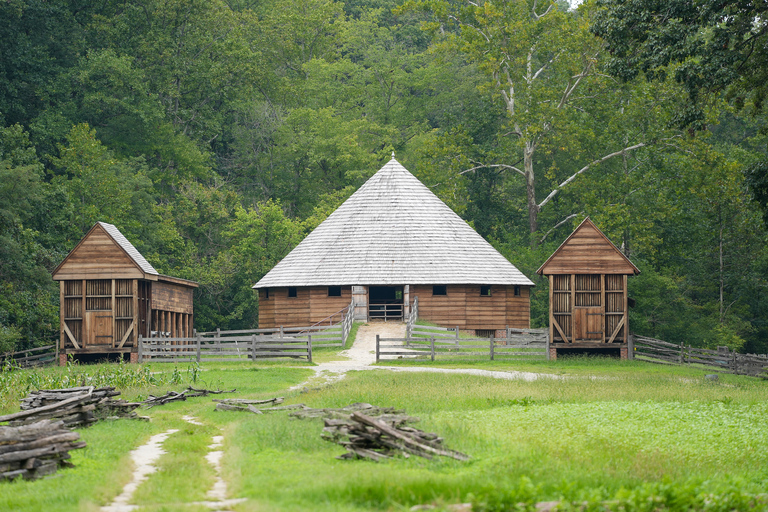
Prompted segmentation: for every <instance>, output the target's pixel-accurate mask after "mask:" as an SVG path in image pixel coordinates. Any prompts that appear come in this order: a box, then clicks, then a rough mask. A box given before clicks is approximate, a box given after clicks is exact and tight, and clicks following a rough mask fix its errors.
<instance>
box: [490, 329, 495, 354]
mask: <svg viewBox="0 0 768 512" xmlns="http://www.w3.org/2000/svg"><path fill="white" fill-rule="evenodd" d="M493 334H496V333H493ZM493 334H491V338H490V340H491V361H493V346H494V345H495V340H494V339H493Z"/></svg>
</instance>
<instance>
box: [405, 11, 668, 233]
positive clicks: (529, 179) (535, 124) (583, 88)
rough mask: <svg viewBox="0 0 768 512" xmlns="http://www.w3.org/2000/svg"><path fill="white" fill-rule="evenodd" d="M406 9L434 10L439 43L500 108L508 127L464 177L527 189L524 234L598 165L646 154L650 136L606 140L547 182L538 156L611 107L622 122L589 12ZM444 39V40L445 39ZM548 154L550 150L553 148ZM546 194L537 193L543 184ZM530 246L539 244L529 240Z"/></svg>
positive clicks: (532, 230) (536, 227) (534, 229)
mask: <svg viewBox="0 0 768 512" xmlns="http://www.w3.org/2000/svg"><path fill="white" fill-rule="evenodd" d="M411 6H417V7H420V8H423V9H428V10H431V11H432V12H433V13H435V15H436V21H435V22H434V23H433V24H432V25H431V26H430V28H431V29H432V30H433V31H434V33H435V36H436V38H437V39H436V41H437V42H438V43H440V44H443V45H447V46H448V47H449V48H451V49H455V50H458V51H460V52H461V53H462V54H463V55H465V56H466V58H468V59H469V60H470V61H471V62H474V63H476V64H477V65H478V67H479V69H480V70H481V71H482V72H484V73H485V75H486V76H487V78H488V80H486V82H485V84H484V85H483V86H482V87H483V88H484V90H486V91H487V92H488V93H489V94H491V95H492V97H493V98H497V100H498V101H500V102H501V104H502V105H503V108H504V111H505V115H506V120H505V122H504V123H503V125H502V126H500V130H499V132H498V133H497V140H496V149H495V151H494V152H493V153H491V154H488V155H486V158H484V159H482V160H479V161H473V162H472V165H471V167H469V168H465V169H463V170H461V172H463V173H468V172H475V171H477V170H480V169H497V170H498V169H503V170H505V171H507V172H511V173H514V174H516V175H519V176H520V177H521V178H522V179H523V180H524V184H525V191H524V193H525V198H526V200H525V208H526V210H527V214H528V230H529V233H531V234H533V233H535V232H537V231H538V230H539V227H540V226H539V213H540V211H541V210H542V208H544V207H545V206H547V205H548V204H550V203H551V202H552V201H553V199H554V198H555V197H556V196H557V195H558V194H559V193H560V192H561V191H562V190H564V189H565V188H567V187H568V186H569V185H570V184H571V183H573V182H574V181H575V180H577V178H578V177H579V176H581V175H583V174H584V173H586V172H587V171H590V170H592V169H594V168H596V167H597V166H598V165H600V164H601V163H603V162H605V161H607V160H610V159H613V158H616V157H619V156H622V155H627V153H629V152H631V151H633V150H637V149H639V148H642V147H645V146H647V145H648V144H649V143H650V142H651V137H655V136H656V134H654V135H649V134H647V133H631V132H630V131H627V132H625V133H626V134H628V135H630V136H629V137H616V136H615V134H614V136H611V137H607V138H606V139H605V140H604V141H603V142H604V143H603V144H602V145H598V146H596V147H595V148H594V151H590V152H589V153H585V154H584V155H583V159H582V161H581V162H580V163H578V164H577V165H575V166H572V167H571V168H570V169H569V170H568V172H567V173H565V174H564V173H562V172H561V173H558V174H557V175H550V176H545V173H546V169H545V168H537V166H540V165H541V164H542V161H541V158H538V157H537V153H538V152H540V151H541V150H542V149H544V148H545V147H546V145H547V144H549V143H550V142H551V140H552V139H553V138H554V137H562V134H563V133H567V132H568V131H569V130H570V131H574V130H575V131H578V130H579V129H580V128H581V127H582V126H583V125H584V123H593V124H594V123H595V121H596V119H595V118H594V117H593V116H592V114H594V109H595V108H596V107H600V106H601V105H600V102H599V101H595V98H596V97H597V98H601V99H602V102H603V105H602V106H605V105H609V106H611V107H612V108H613V109H614V111H613V114H614V115H615V116H620V115H621V114H622V112H623V111H624V110H625V108H626V105H624V104H622V102H621V101H617V98H616V94H615V90H616V88H615V86H614V84H612V83H611V82H610V81H609V80H606V78H605V77H604V76H602V75H601V74H600V72H599V70H600V65H601V57H602V52H603V45H602V43H601V42H600V41H599V40H598V39H596V38H594V37H593V36H592V35H591V34H590V32H589V14H590V11H589V10H588V6H586V5H584V6H582V7H581V8H580V9H579V10H578V11H568V10H566V9H565V8H564V6H561V5H558V4H557V3H555V2H551V1H550V2H539V1H538V0H527V1H515V0H506V1H502V2H493V3H491V2H480V3H476V2H457V1H449V0H423V1H414V2H411ZM443 34H446V35H443ZM550 150H551V148H550ZM542 181H543V182H544V183H545V184H546V187H547V189H548V190H546V193H545V194H541V193H540V192H538V190H537V189H538V188H539V187H540V184H541V182H542ZM531 243H532V244H534V243H536V241H535V239H534V238H533V237H531Z"/></svg>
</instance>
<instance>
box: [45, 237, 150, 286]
mask: <svg viewBox="0 0 768 512" xmlns="http://www.w3.org/2000/svg"><path fill="white" fill-rule="evenodd" d="M143 277H144V273H143V272H142V271H141V270H139V269H138V268H137V267H136V265H135V264H134V263H133V261H132V260H131V259H130V258H129V257H128V255H127V254H125V253H124V252H123V250H122V249H120V248H119V247H118V246H117V245H116V244H115V242H114V241H113V240H112V239H111V238H110V237H109V236H108V235H107V234H106V233H105V232H104V231H103V230H101V229H100V228H99V229H95V230H94V231H93V232H92V233H91V236H89V237H88V238H87V239H85V240H83V242H82V243H81V244H80V246H79V247H78V248H77V249H76V250H75V251H74V252H72V253H71V254H70V255H69V256H68V257H67V261H66V262H64V264H63V265H62V266H61V268H59V270H58V272H56V280H59V281H61V280H73V279H141V278H143Z"/></svg>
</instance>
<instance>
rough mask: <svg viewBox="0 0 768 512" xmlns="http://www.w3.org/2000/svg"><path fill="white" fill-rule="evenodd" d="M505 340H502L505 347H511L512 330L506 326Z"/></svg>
mask: <svg viewBox="0 0 768 512" xmlns="http://www.w3.org/2000/svg"><path fill="white" fill-rule="evenodd" d="M506 334H507V339H505V340H504V344H505V345H512V330H511V329H510V328H509V326H507V333H506Z"/></svg>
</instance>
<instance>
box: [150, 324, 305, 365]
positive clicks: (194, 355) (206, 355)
mask: <svg viewBox="0 0 768 512" xmlns="http://www.w3.org/2000/svg"><path fill="white" fill-rule="evenodd" d="M229 332H232V331H229ZM221 333H227V331H221ZM138 352H139V353H138V362H140V363H142V362H147V361H153V362H172V361H177V360H179V359H189V360H195V361H197V362H212V361H238V360H247V359H264V358H278V357H290V358H306V359H307V361H309V362H312V335H308V336H307V337H306V339H302V338H292V337H280V336H273V335H261V336H257V335H255V334H251V335H250V336H242V335H241V336H237V335H234V336H219V337H214V338H210V337H205V336H203V335H202V334H198V335H197V336H195V337H194V338H144V337H143V336H139V346H138Z"/></svg>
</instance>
